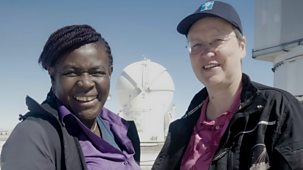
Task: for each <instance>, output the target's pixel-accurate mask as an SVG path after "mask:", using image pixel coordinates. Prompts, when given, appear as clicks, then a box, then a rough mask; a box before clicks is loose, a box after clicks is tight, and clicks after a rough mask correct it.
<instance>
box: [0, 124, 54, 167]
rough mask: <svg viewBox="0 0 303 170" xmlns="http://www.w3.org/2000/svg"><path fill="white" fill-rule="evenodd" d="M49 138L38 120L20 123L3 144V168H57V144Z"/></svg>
mask: <svg viewBox="0 0 303 170" xmlns="http://www.w3.org/2000/svg"><path fill="white" fill-rule="evenodd" d="M48 138H49V137H48V135H47V132H46V131H45V130H44V128H43V127H42V126H41V124H39V123H38V122H35V121H33V120H29V119H27V120H25V121H23V122H21V123H19V124H18V125H17V126H16V127H15V129H14V130H13V132H12V133H11V134H10V136H9V138H8V139H7V141H6V143H5V144H4V145H3V148H2V153H1V169H2V170H20V169H30V170H41V169H43V170H55V169H56V163H55V162H56V161H55V160H54V159H55V158H54V156H53V155H54V152H55V149H53V147H52V145H55V144H50V142H49V141H50V140H49V139H48Z"/></svg>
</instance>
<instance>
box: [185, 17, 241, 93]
mask: <svg viewBox="0 0 303 170" xmlns="http://www.w3.org/2000/svg"><path fill="white" fill-rule="evenodd" d="M187 36H188V37H187V38H188V42H189V46H190V49H191V52H190V54H189V55H190V59H191V64H192V68H193V71H194V73H195V75H196V77H197V79H198V80H199V81H200V82H202V83H203V84H204V85H205V86H206V87H215V86H219V87H221V86H222V87H225V86H226V85H228V84H231V83H232V82H233V81H235V80H237V79H239V78H241V75H242V69H241V60H242V59H243V58H244V57H245V54H246V49H245V48H246V47H245V46H246V44H245V39H244V37H243V39H241V40H238V39H237V36H236V34H235V32H234V28H233V27H232V25H231V24H229V23H228V22H226V21H224V20H222V19H220V18H217V17H206V18H203V19H200V20H198V21H197V22H196V23H194V24H193V25H192V27H191V28H190V30H189V32H188V35H187Z"/></svg>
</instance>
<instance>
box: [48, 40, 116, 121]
mask: <svg viewBox="0 0 303 170" xmlns="http://www.w3.org/2000/svg"><path fill="white" fill-rule="evenodd" d="M48 70H49V74H50V75H51V76H52V77H53V79H52V89H53V91H54V93H55V95H56V96H57V98H58V99H59V100H60V101H61V102H62V103H63V104H64V105H65V106H66V107H67V108H69V109H70V110H71V111H72V112H73V113H74V114H75V115H76V116H77V117H78V118H79V119H80V120H81V121H82V122H84V123H85V122H89V121H91V120H94V119H95V118H96V117H97V115H98V114H99V113H100V112H101V110H102V108H103V106H104V104H105V101H106V99H107V97H108V94H109V89H110V76H111V66H110V64H109V58H108V55H107V53H106V49H105V47H104V45H103V44H101V43H100V42H98V43H91V44H87V45H84V46H81V47H80V48H78V49H75V50H74V51H72V52H71V53H68V54H67V55H65V56H63V57H62V58H61V59H60V60H59V61H58V62H57V63H56V65H55V66H54V67H52V68H49V69H48Z"/></svg>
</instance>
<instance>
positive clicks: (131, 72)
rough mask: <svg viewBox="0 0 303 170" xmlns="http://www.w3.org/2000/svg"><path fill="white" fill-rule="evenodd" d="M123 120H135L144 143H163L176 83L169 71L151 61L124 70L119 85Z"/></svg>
mask: <svg viewBox="0 0 303 170" xmlns="http://www.w3.org/2000/svg"><path fill="white" fill-rule="evenodd" d="M116 91H117V93H118V100H119V103H120V105H121V112H120V113H119V114H120V115H121V116H122V117H124V118H125V119H128V120H135V122H136V126H137V129H138V132H139V135H140V139H141V142H163V141H164V138H165V133H164V132H165V129H164V127H165V125H164V117H165V114H166V113H167V112H168V111H169V110H170V108H171V104H172V99H173V92H174V83H173V80H172V78H171V77H170V75H169V74H168V72H167V70H166V69H165V68H164V67H163V66H161V65H160V64H157V63H155V62H152V61H150V60H149V59H144V60H142V61H139V62H135V63H132V64H130V65H128V66H127V67H126V68H124V70H123V72H122V73H121V76H120V77H119V79H118V82H117V89H116Z"/></svg>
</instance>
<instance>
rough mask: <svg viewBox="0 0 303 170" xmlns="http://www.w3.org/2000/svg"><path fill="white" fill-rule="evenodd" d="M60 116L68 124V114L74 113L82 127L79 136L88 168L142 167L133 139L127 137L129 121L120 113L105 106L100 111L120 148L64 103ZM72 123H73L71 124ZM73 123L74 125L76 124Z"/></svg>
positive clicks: (135, 168)
mask: <svg viewBox="0 0 303 170" xmlns="http://www.w3.org/2000/svg"><path fill="white" fill-rule="evenodd" d="M58 109H59V117H60V120H61V122H62V123H63V125H67V124H68V123H69V121H67V120H68V119H66V120H65V119H64V118H65V117H66V116H67V115H72V116H73V117H74V118H75V119H76V120H77V124H76V125H78V126H79V127H80V129H81V130H80V132H78V133H77V134H78V135H77V137H78V140H79V143H80V146H81V148H82V152H83V154H84V158H85V161H86V165H87V168H88V169H89V170H97V169H98V170H99V169H104V170H110V169H113V170H118V169H123V170H139V169H140V167H139V165H138V164H137V163H136V161H135V160H134V153H135V151H134V148H133V145H132V143H131V140H130V139H129V138H128V137H127V129H128V126H127V123H126V121H125V120H123V119H122V118H121V117H119V116H118V115H116V114H114V113H112V112H111V111H109V110H108V109H106V108H103V110H102V112H101V113H100V115H99V116H100V117H101V119H102V120H103V121H104V123H105V124H106V126H107V127H108V128H109V129H110V130H111V132H112V133H113V134H114V136H115V139H116V141H117V142H118V143H119V144H120V145H119V146H120V149H121V150H119V149H117V148H115V147H114V146H112V145H111V144H109V143H108V142H106V141H105V140H103V139H102V138H100V137H98V136H97V135H95V134H94V133H92V132H91V131H90V129H88V128H87V127H86V126H85V125H84V124H83V123H82V122H81V121H80V120H79V119H78V118H77V117H76V116H75V115H74V114H72V113H71V112H70V111H69V110H68V109H67V108H66V107H65V106H64V105H59V107H58ZM69 125H71V123H70V124H69ZM76 125H73V126H76Z"/></svg>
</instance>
